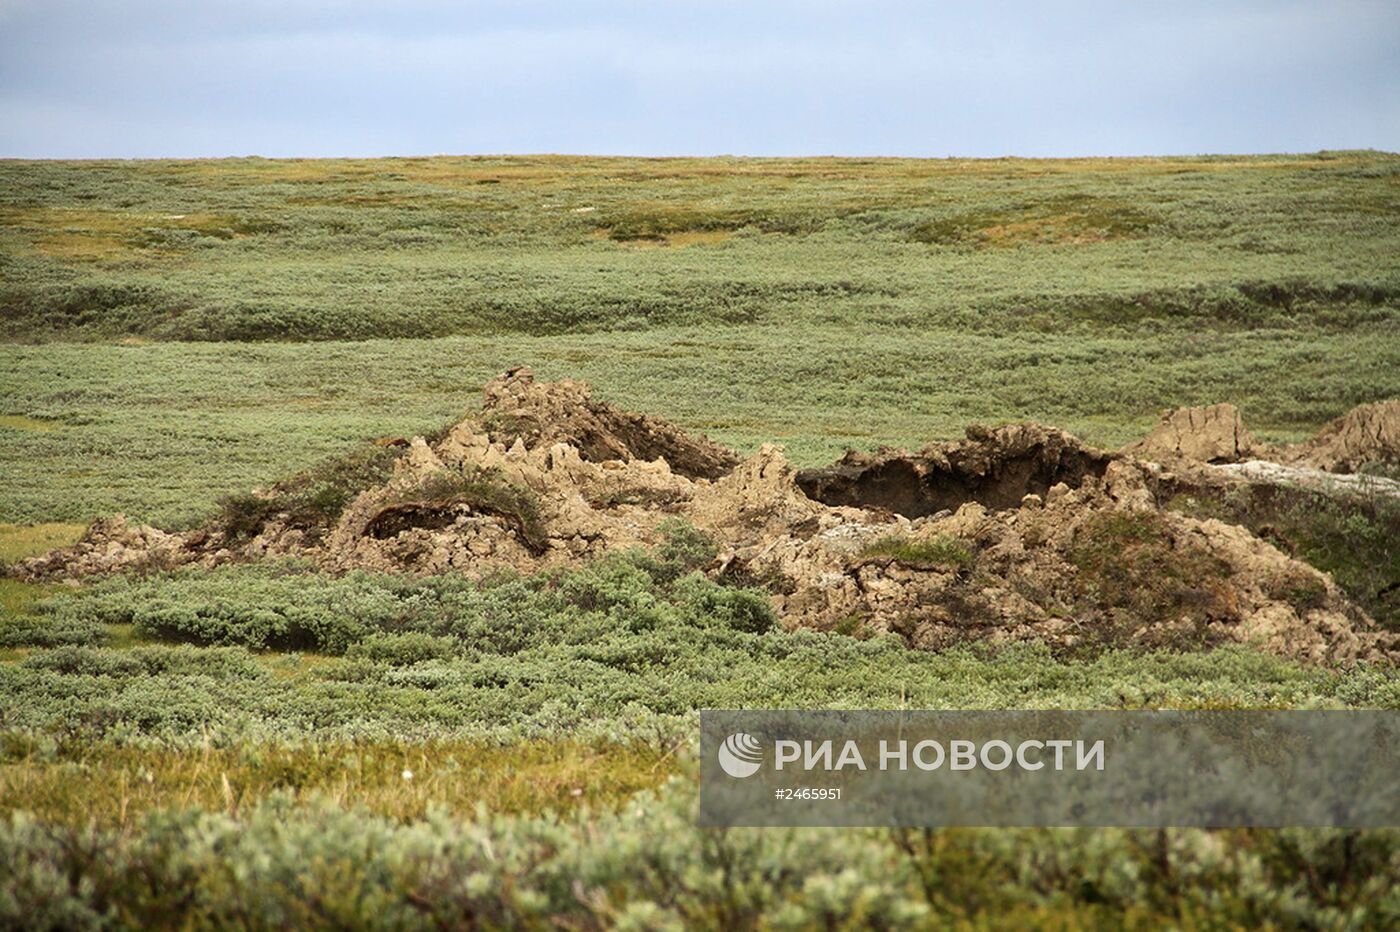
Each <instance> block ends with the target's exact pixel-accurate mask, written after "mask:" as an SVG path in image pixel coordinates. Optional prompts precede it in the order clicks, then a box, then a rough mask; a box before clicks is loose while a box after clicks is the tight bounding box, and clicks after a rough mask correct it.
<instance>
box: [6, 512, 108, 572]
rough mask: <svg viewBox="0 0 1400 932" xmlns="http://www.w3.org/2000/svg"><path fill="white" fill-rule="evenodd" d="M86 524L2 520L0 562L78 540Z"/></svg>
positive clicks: (35, 554)
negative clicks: (9, 522)
mask: <svg viewBox="0 0 1400 932" xmlns="http://www.w3.org/2000/svg"><path fill="white" fill-rule="evenodd" d="M86 530H87V525H86V524H61V523H51V524H5V523H3V522H0V564H4V563H13V562H15V561H16V560H23V559H25V558H26V557H37V556H38V555H39V554H41V553H47V552H48V551H50V550H52V549H54V548H55V547H67V546H69V545H70V544H75V543H77V542H78V538H80V537H82V536H83V532H84V531H86Z"/></svg>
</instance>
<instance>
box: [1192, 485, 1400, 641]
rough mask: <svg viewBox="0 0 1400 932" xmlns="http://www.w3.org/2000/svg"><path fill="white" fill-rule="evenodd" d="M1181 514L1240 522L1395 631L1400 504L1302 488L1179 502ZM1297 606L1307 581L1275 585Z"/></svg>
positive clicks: (1311, 595)
mask: <svg viewBox="0 0 1400 932" xmlns="http://www.w3.org/2000/svg"><path fill="white" fill-rule="evenodd" d="M1172 506H1173V507H1174V508H1177V509H1178V510H1180V511H1182V512H1184V513H1186V514H1194V515H1198V516H1202V517H1213V518H1220V519H1221V520H1224V521H1229V522H1230V523H1232V524H1241V525H1244V526H1245V527H1247V528H1249V529H1250V530H1251V531H1253V532H1254V533H1256V534H1258V535H1259V536H1261V537H1263V538H1264V539H1265V540H1267V541H1269V542H1270V543H1272V544H1274V545H1275V546H1276V547H1278V548H1280V549H1281V550H1283V551H1284V552H1285V553H1287V554H1290V555H1291V556H1294V557H1297V558H1299V559H1301V560H1304V561H1305V562H1307V563H1310V564H1311V565H1313V566H1315V567H1317V568H1318V569H1320V570H1324V571H1325V572H1328V573H1331V574H1332V578H1333V579H1335V580H1336V582H1337V585H1339V586H1340V587H1341V588H1342V590H1343V591H1345V592H1346V594H1347V595H1348V596H1349V597H1350V598H1351V599H1353V600H1355V602H1356V603H1357V604H1358V605H1360V606H1362V607H1363V608H1365V609H1366V610H1367V612H1369V613H1370V614H1371V616H1372V617H1373V618H1375V619H1376V621H1378V622H1380V623H1381V624H1382V625H1384V626H1385V627H1387V628H1389V629H1391V630H1392V631H1396V630H1400V501H1397V500H1396V499H1395V498H1393V497H1387V496H1384V495H1376V494H1371V495H1351V496H1339V495H1327V494H1324V493H1320V492H1315V491H1310V490H1307V489H1302V488H1264V489H1249V488H1240V489H1238V490H1232V491H1222V492H1221V493H1220V494H1217V495H1201V494H1197V495H1195V496H1184V495H1183V496H1179V497H1178V498H1177V499H1175V500H1174V501H1173V502H1172ZM1280 585H1284V586H1290V587H1291V588H1292V589H1293V590H1294V591H1293V593H1292V595H1293V596H1294V597H1295V598H1297V599H1301V600H1304V601H1308V600H1309V599H1315V598H1317V597H1318V596H1317V594H1316V585H1315V584H1312V583H1310V582H1308V583H1303V582H1299V581H1282V582H1281V583H1280Z"/></svg>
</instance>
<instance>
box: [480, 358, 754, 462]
mask: <svg viewBox="0 0 1400 932" xmlns="http://www.w3.org/2000/svg"><path fill="white" fill-rule="evenodd" d="M484 396H485V398H484V402H483V404H482V410H483V412H484V415H485V421H484V424H485V426H486V427H487V429H488V430H489V432H490V434H491V436H492V437H493V438H494V439H496V440H500V441H502V442H504V443H505V444H506V445H507V446H509V445H510V443H511V442H512V441H514V440H515V439H516V438H519V439H521V440H522V441H524V443H525V446H526V448H527V449H534V448H536V447H539V446H551V445H553V444H555V443H567V444H569V445H570V446H572V447H574V448H575V449H576V450H578V452H579V455H580V456H581V457H583V458H584V459H585V460H587V461H589V462H591V463H601V462H604V461H606V460H657V459H664V460H665V461H666V462H667V463H669V464H670V466H671V469H672V470H674V471H675V472H678V473H680V474H681V475H682V476H687V477H689V478H692V479H699V478H703V479H716V478H718V477H720V476H722V475H724V474H725V473H727V472H729V470H731V469H733V468H734V466H735V465H736V464H737V463H738V462H739V457H738V455H737V454H735V453H734V451H733V450H729V449H726V448H725V447H722V446H720V445H719V444H717V443H712V442H711V441H710V440H708V439H707V438H705V437H691V436H689V435H687V434H685V433H684V432H682V431H681V430H680V429H679V428H677V427H676V426H675V425H673V424H671V423H669V422H667V421H665V420H662V419H661V418H657V417H652V416H651V415H648V414H634V413H633V412H630V411H622V410H620V409H618V408H615V407H613V406H612V405H610V404H608V403H607V402H605V401H594V400H593V397H592V393H591V392H590V390H589V388H588V385H587V384H586V383H584V382H574V381H570V380H565V381H562V382H536V381H535V378H534V375H533V374H532V373H531V372H530V370H529V369H523V368H522V369H511V370H510V371H508V372H507V373H506V374H505V375H504V376H502V377H500V378H498V379H494V380H493V381H491V382H490V383H489V384H487V386H486V388H485V391H484Z"/></svg>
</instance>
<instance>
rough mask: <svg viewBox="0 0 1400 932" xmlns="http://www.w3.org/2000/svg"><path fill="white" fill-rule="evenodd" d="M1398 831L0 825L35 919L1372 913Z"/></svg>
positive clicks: (208, 923)
mask: <svg viewBox="0 0 1400 932" xmlns="http://www.w3.org/2000/svg"><path fill="white" fill-rule="evenodd" d="M1396 841H1397V838H1396V834H1395V832H1394V831H1387V830H1371V831H1364V832H1362V831H1354V830H1351V831H1349V830H1329V831H1322V830H1310V831H1309V830H1285V831H1273V832H1268V831H1255V832H1244V831H1237V832H1209V831H1201V830H1096V831H1073V830H1065V829H1036V830H1007V829H1002V830H985V829H984V830H967V829H952V830H933V829H927V830H888V829H883V830H882V829H846V830H842V831H833V830H822V829H782V828H770V829H733V830H729V831H724V832H715V831H710V830H705V829H701V828H697V827H696V823H695V794H694V789H693V788H692V787H691V786H690V779H689V778H676V779H673V780H672V781H670V782H669V783H667V784H665V785H664V786H663V787H662V788H661V789H660V790H659V791H657V792H644V793H641V794H639V795H638V796H637V797H635V798H634V799H633V800H632V801H631V802H630V803H629V804H627V805H626V806H625V808H624V809H623V811H620V812H608V811H602V812H598V811H584V812H580V813H575V814H573V815H570V816H567V817H562V818H561V817H556V816H548V815H547V816H502V815H493V814H491V813H488V812H485V811H480V812H478V813H476V814H475V815H470V816H465V817H463V816H460V815H457V814H455V813H451V812H448V811H445V810H437V811H434V812H432V813H430V814H429V815H428V817H427V818H424V819H415V820H411V821H408V822H406V823H405V822H400V821H397V820H393V819H389V818H384V817H382V816H374V815H370V814H367V813H364V812H362V811H355V810H350V809H345V808H340V807H336V806H334V805H331V804H328V803H326V802H320V803H315V804H311V805H302V806H299V805H296V804H294V803H293V802H292V799H291V797H290V795H288V794H283V795H279V796H274V797H273V798H271V799H269V800H268V801H267V802H265V803H263V804H261V805H258V806H256V807H254V808H252V809H250V810H248V811H246V812H243V813H241V814H240V815H239V816H237V817H234V816H231V815H229V814H226V813H217V812H207V811H199V810H193V811H180V810H175V809H172V810H169V811H164V812H158V813H155V814H153V815H152V816H150V817H149V818H147V819H145V820H144V821H143V822H141V823H139V824H138V825H137V826H136V827H134V828H133V829H129V830H126V831H115V830H99V829H92V828H77V827H66V826H55V825H49V824H45V823H41V822H37V821H36V820H34V819H32V818H31V817H28V816H26V815H24V814H18V815H15V816H12V817H10V818H9V819H7V820H5V821H4V822H3V823H0V924H3V925H7V926H16V927H20V926H22V927H25V928H63V929H74V928H89V927H93V928H95V927H102V926H111V925H115V926H120V927H136V928H227V927H251V928H271V927H278V928H285V927H297V928H345V927H360V926H364V925H372V926H375V927H384V928H395V929H419V928H422V929H429V928H459V927H483V928H558V927H564V928H583V929H599V928H611V927H621V928H677V929H679V928H703V929H739V928H742V929H767V928H824V929H869V928H876V929H894V928H910V927H928V926H951V927H963V926H966V927H970V928H987V927H1002V926H1016V927H1029V926H1040V927H1043V926H1052V927H1058V928H1107V927H1124V926H1130V927H1142V928H1154V927H1162V926H1172V927H1178V926H1180V927H1188V928H1205V927H1216V926H1229V927H1235V926H1249V927H1266V928H1270V927H1278V928H1295V927H1301V928H1334V927H1344V926H1345V927H1357V928H1381V927H1386V926H1388V925H1389V924H1390V919H1392V918H1393V917H1394V915H1395V914H1396V912H1397V910H1400V902H1398V901H1397V893H1396V891H1397V889H1400V883H1398V882H1397V881H1400V865H1397V863H1396V859H1395V850H1396Z"/></svg>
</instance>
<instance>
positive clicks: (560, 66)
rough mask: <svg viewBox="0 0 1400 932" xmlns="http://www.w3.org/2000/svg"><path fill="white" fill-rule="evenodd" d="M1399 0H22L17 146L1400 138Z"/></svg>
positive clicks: (1023, 146)
mask: <svg viewBox="0 0 1400 932" xmlns="http://www.w3.org/2000/svg"><path fill="white" fill-rule="evenodd" d="M1397 52H1400V8H1395V7H1394V6H1393V5H1392V4H1388V3H1375V2H1363V0H1353V2H1345V0H1344V2H1338V3H1334V4H1329V5H1317V4H1311V3H1303V2H1288V0H1283V2H1182V3H1178V4H1174V5H1172V6H1170V7H1165V6H1164V7H1156V6H1155V5H1152V6H1149V5H1145V4H1119V3H1075V4H1068V3H1057V2H1053V0H1046V2H1039V3H1011V4H998V5H995V9H993V8H992V5H979V4H930V3H923V2H875V3H871V2H854V0H828V2H805V3H799V2H787V0H776V2H759V0H751V2H747V3H739V2H729V0H705V2H699V0H682V2H674V3H654V2H636V3H633V2H621V0H615V2H596V0H592V2H591V0H576V2H555V0H511V2H504V0H502V2H473V3H447V2H434V0H404V2H402V3H397V4H387V3H368V2H354V0H349V2H331V0H301V2H290V3H289V2H286V0H283V2H271V0H241V2H210V3H200V4H189V3H184V2H178V0H130V2H125V3H117V2H104V0H96V2H86V3H78V2H72V0H50V2H45V3H36V2H28V0H18V2H16V0H0V155H25V156H99V155H113V156H133V155H134V156H154V155H220V154H231V153H247V152H258V153H262V154H267V155H287V154H303V155H334V154H382V153H402V154H409V153H420V152H443V151H457V152H466V151H472V152H507V151H568V152H634V153H638V154H673V153H711V152H733V153H745V154H779V153H792V154H803V153H849V154H907V155H944V154H962V155H996V154H1007V153H1013V154H1022V155H1038V154H1096V153H1099V154H1111V153H1141V152H1198V151H1225V150H1228V151H1280V150H1299V149H1310V148H1318V147H1321V146H1327V147H1347V146H1372V147H1378V148H1391V149H1394V148H1400V133H1398V132H1397V124H1398V123H1400V69H1397V68H1396V67H1395V62H1396V61H1397V57H1398V56H1397Z"/></svg>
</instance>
